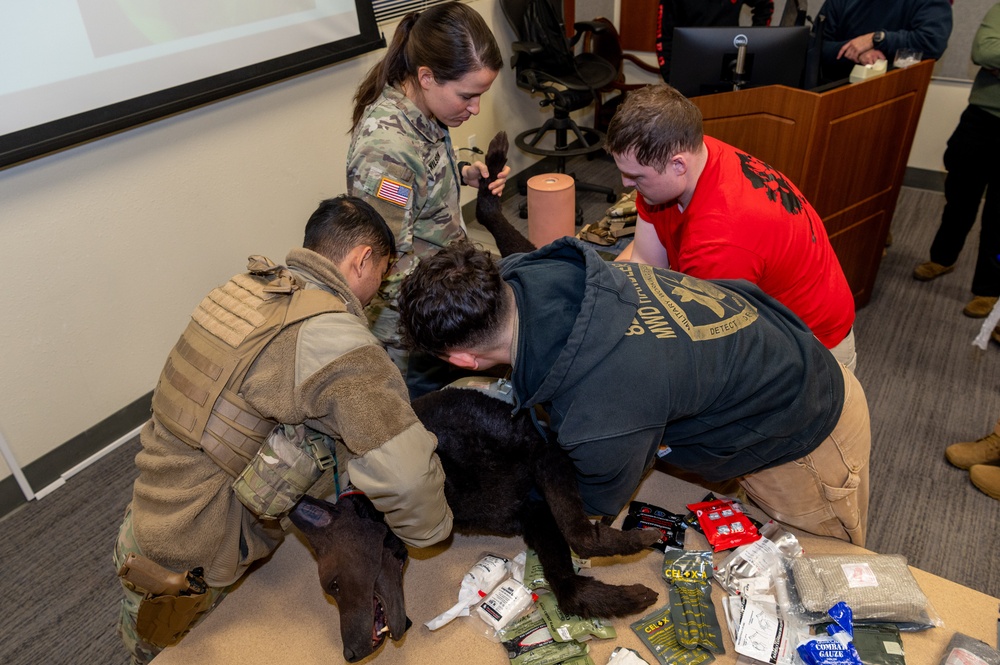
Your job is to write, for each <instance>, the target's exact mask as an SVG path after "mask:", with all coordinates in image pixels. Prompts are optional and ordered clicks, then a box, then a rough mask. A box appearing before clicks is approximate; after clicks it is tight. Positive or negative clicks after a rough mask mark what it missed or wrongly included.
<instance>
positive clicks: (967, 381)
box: [0, 159, 1000, 665]
mask: <svg viewBox="0 0 1000 665" xmlns="http://www.w3.org/2000/svg"><path fill="white" fill-rule="evenodd" d="M572 167H573V169H574V170H575V171H576V173H577V177H579V178H581V179H584V180H589V181H593V182H605V183H609V184H614V185H615V188H616V190H617V189H620V188H621V185H620V181H619V180H618V174H617V171H616V169H615V167H614V163H613V162H611V161H610V160H608V159H595V160H592V161H585V160H582V159H577V160H574V162H573V163H572ZM512 189H513V188H512ZM519 199H520V197H519V196H517V195H513V196H511V197H510V198H509V199H508V200H507V202H506V203H505V209H506V210H507V211H508V215H509V217H510V218H511V219H512V221H515V222H516V223H518V224H519V225H521V226H522V228H524V224H525V223H524V222H523V221H521V220H519V219H518V218H517V215H516V205H517V203H518V201H519ZM579 200H580V203H581V207H582V208H583V209H584V221H586V222H593V221H597V220H598V219H599V218H600V217H601V215H602V214H603V211H604V209H605V208H606V207H607V203H606V202H605V201H604V198H603V197H602V196H600V195H597V194H581V195H580V197H579ZM942 206H943V197H942V196H941V195H940V194H937V193H933V192H925V191H922V190H914V189H906V188H904V191H903V193H902V194H901V197H900V205H899V207H898V209H897V212H896V217H895V219H894V222H893V235H894V236H895V243H894V244H893V245H892V247H890V248H889V249H888V253H887V255H886V257H885V258H884V260H883V262H882V267H881V270H880V273H879V278H878V281H877V283H876V285H875V289H874V294H873V297H872V300H871V303H870V304H869V305H868V306H867V307H866V308H864V309H862V310H860V311H859V313H858V320H857V324H856V335H857V343H858V356H859V360H858V372H857V374H858V377H859V379H860V380H861V383H862V385H863V386H864V387H865V390H866V393H867V397H868V403H869V407H870V410H871V416H872V440H873V450H872V498H871V516H870V528H869V547H870V548H871V549H873V550H876V551H878V552H883V553H900V554H904V555H905V556H906V557H907V558H908V559H909V561H910V563H911V564H913V565H915V566H917V567H919V568H922V569H924V570H927V571H929V572H932V573H935V574H937V575H940V576H942V577H945V578H947V579H950V580H953V581H955V582H959V583H960V584H964V585H967V586H970V587H972V588H974V589H977V590H979V591H982V592H984V593H987V594H990V595H993V596H1000V568H998V567H997V566H996V564H995V557H996V553H997V551H1000V531H998V530H997V528H996V525H998V524H1000V501H995V500H993V499H990V498H989V497H987V496H986V495H984V494H982V493H980V492H978V491H977V490H976V489H975V488H974V487H972V485H971V484H970V483H969V481H968V477H967V474H966V473H965V472H963V471H960V470H958V469H955V468H952V467H951V466H949V465H948V464H947V463H946V462H945V460H944V456H943V451H944V448H945V446H946V445H947V444H948V443H951V442H953V441H957V440H966V439H975V438H978V437H979V436H982V435H983V434H986V433H987V432H988V431H989V430H990V429H991V427H992V425H993V423H994V422H995V420H996V418H997V416H998V415H1000V391H998V387H1000V347H998V346H997V345H996V344H992V345H991V347H990V348H989V349H988V350H987V351H985V352H984V351H980V350H979V349H978V348H975V347H973V346H972V345H971V340H972V338H973V337H974V335H975V334H976V332H977V331H978V329H979V322H977V321H974V320H972V319H968V318H966V317H964V316H962V314H961V310H962V307H963V306H964V305H965V302H966V301H967V300H968V299H969V298H970V294H969V291H968V285H969V283H970V282H971V273H972V261H973V258H972V257H973V256H974V249H975V244H976V238H977V237H978V225H977V227H976V229H974V230H973V233H972V234H971V235H970V237H969V246H968V247H967V248H966V250H965V253H964V254H963V256H962V259H960V263H959V266H958V268H956V270H955V272H954V273H952V274H950V275H947V276H945V277H942V278H940V279H938V280H937V281H935V282H932V283H929V284H925V283H920V282H916V281H914V280H913V279H912V278H911V277H910V272H911V270H912V269H913V266H914V265H916V264H917V263H919V262H921V261H923V260H924V259H925V257H926V252H927V248H928V247H929V246H930V242H931V238H932V237H933V234H934V231H935V230H936V228H937V223H938V220H939V219H940V214H941V208H942ZM137 450H138V443H137V442H136V441H132V442H129V443H127V444H125V445H123V446H122V447H121V448H119V449H117V450H115V451H114V452H112V453H111V454H109V455H108V456H106V457H104V458H102V459H101V460H100V461H99V462H97V463H96V464H95V465H93V466H91V467H89V468H87V469H85V470H84V471H82V472H81V473H79V474H78V475H76V476H74V477H73V478H71V479H70V481H69V482H68V483H67V485H66V486H64V487H62V488H60V489H58V490H57V491H55V492H54V493H52V494H51V495H49V496H47V497H45V498H44V499H42V500H40V501H35V502H32V503H30V504H28V505H26V506H24V507H23V508H21V509H20V510H18V511H16V512H15V513H13V514H11V515H9V516H7V517H6V518H4V519H3V520H2V521H0V532H2V533H0V562H2V565H3V573H2V575H0V617H3V621H2V622H0V663H3V664H9V665H29V664H35V663H47V664H49V665H60V664H63V663H66V664H70V663H72V664H77V663H101V664H106V663H110V664H122V663H125V662H126V661H127V659H126V658H125V655H124V652H123V651H122V648H121V645H120V643H119V642H118V639H117V637H116V636H115V634H114V625H115V620H116V611H117V609H116V604H117V601H118V598H119V592H118V584H117V580H116V579H115V577H114V571H113V565H112V562H111V548H112V545H113V542H114V538H115V535H116V532H117V527H118V523H119V520H120V518H121V515H122V513H123V511H124V508H125V505H126V503H127V502H128V500H129V497H130V493H131V483H132V481H133V479H134V477H135V470H134V467H133V464H132V459H133V457H134V456H135V453H136V452H137Z"/></svg>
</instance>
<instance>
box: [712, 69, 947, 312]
mask: <svg viewBox="0 0 1000 665" xmlns="http://www.w3.org/2000/svg"><path fill="white" fill-rule="evenodd" d="M933 68H934V61H933V60H925V61H923V62H920V63H918V64H916V65H912V66H910V67H907V68H906V69H895V70H892V71H890V72H888V73H886V74H884V75H882V76H879V77H877V78H874V79H869V80H867V81H862V82H859V83H852V84H847V85H843V86H840V87H838V88H834V89H832V90H828V91H826V92H810V91H806V90H798V89H795V88H787V87H785V86H778V85H774V86H766V87H761V88H751V89H748V90H740V91H736V92H726V93H720V94H715V95H705V96H703V97H695V98H693V99H692V101H693V102H694V103H695V104H696V105H697V106H698V108H700V109H701V112H702V115H703V116H704V121H705V134H707V135H709V136H714V137H715V138H717V139H720V140H722V141H725V142H726V143H729V144H730V145H734V146H736V147H738V148H742V149H743V150H746V151H747V152H748V153H750V154H751V155H753V156H755V157H757V158H759V159H761V160H763V161H764V162H767V163H768V164H770V165H771V166H773V167H774V168H776V169H778V170H779V171H781V172H782V173H784V174H785V175H786V176H788V178H789V179H790V180H791V181H792V182H793V183H795V185H796V186H798V188H799V190H801V191H802V193H803V194H804V195H805V197H806V198H807V199H808V200H809V202H810V203H812V205H813V207H815V208H816V211H817V212H818V213H819V214H820V217H822V219H823V223H824V224H825V225H826V230H827V233H829V235H830V242H831V243H832V244H833V248H834V250H835V251H836V252H837V257H838V258H839V259H840V264H841V266H843V268H844V273H845V274H846V276H847V281H848V283H849V284H850V285H851V290H852V291H853V293H854V302H855V306H856V307H859V308H860V307H864V306H865V305H866V304H867V303H868V300H869V299H870V298H871V293H872V285H873V284H874V283H875V275H876V273H877V272H878V267H879V263H880V262H881V260H882V251H883V248H884V247H885V239H886V235H887V234H888V232H889V223H890V221H892V215H893V212H894V211H895V209H896V200H897V199H898V197H899V188H900V186H901V185H902V183H903V174H904V171H905V170H906V160H907V157H908V156H909V154H910V146H911V145H912V143H913V135H914V133H915V132H916V129H917V121H918V120H919V118H920V110H921V108H922V107H923V104H924V96H925V94H926V93H927V86H928V84H929V82H930V78H931V70H933Z"/></svg>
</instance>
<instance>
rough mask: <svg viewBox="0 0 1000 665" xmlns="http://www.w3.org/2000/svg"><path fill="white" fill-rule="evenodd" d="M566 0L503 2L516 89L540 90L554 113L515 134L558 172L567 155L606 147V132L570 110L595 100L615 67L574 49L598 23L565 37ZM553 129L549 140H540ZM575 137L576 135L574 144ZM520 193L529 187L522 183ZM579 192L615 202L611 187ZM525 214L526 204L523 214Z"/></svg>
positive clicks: (583, 187) (581, 186)
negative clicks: (550, 160) (586, 123)
mask: <svg viewBox="0 0 1000 665" xmlns="http://www.w3.org/2000/svg"><path fill="white" fill-rule="evenodd" d="M561 2H562V0H500V8H501V9H502V10H503V13H504V16H506V17H507V21H508V22H509V23H510V25H511V26H512V27H513V28H514V32H515V33H516V35H517V41H515V42H514V43H513V44H512V45H511V46H512V49H513V52H514V54H513V58H512V59H511V67H513V68H514V69H515V71H516V73H517V87H519V88H522V89H524V90H528V91H529V92H531V93H536V92H540V93H542V94H543V95H544V97H545V98H544V99H543V100H542V101H540V102H539V105H540V106H543V107H545V106H551V107H552V110H553V114H552V117H551V118H549V119H548V120H546V121H545V123H544V124H543V125H542V126H541V127H536V128H534V129H529V130H527V131H525V132H521V133H520V134H518V135H517V136H516V137H515V138H514V143H515V145H517V147H518V148H520V149H521V150H524V151H525V152H528V153H531V154H533V155H543V156H547V157H555V158H556V171H557V172H559V173H565V170H566V158H567V157H575V156H577V155H589V154H592V153H595V152H597V151H599V150H601V149H603V147H604V133H603V132H601V131H599V130H597V129H595V128H593V127H580V126H579V125H577V123H576V122H575V121H574V120H573V119H572V118H570V113H571V112H572V111H576V110H578V109H582V108H585V107H587V106H589V105H591V104H593V103H594V102H595V99H596V98H597V95H596V92H595V91H596V90H598V89H600V88H604V87H606V86H607V85H608V84H609V83H611V82H612V81H614V80H615V78H616V77H617V76H618V72H617V70H616V68H615V67H614V65H612V64H611V63H609V62H608V61H607V60H605V59H603V58H601V57H599V56H597V55H595V54H593V53H579V54H575V53H574V52H573V48H574V46H576V44H577V42H579V41H580V38H581V37H582V36H583V35H584V34H585V33H587V32H598V31H601V30H603V29H604V26H603V25H601V24H600V23H596V22H594V21H584V22H579V23H575V24H574V25H573V30H574V34H573V37H572V38H567V37H566V31H565V26H564V24H563V18H562V5H561ZM550 132H551V136H550V138H551V141H550V140H548V139H547V140H546V141H545V145H546V146H548V145H551V147H543V145H542V139H543V138H545V137H546V135H549V133H550ZM571 135H572V138H573V139H574V140H573V142H572V143H570V141H569V139H570V136H571ZM518 188H519V189H520V191H521V193H522V194H523V193H525V191H526V185H525V184H523V183H518ZM576 190H577V191H585V192H597V193H600V194H604V195H605V197H606V198H607V200H608V203H614V202H615V200H616V196H615V192H614V190H613V189H611V188H610V187H604V186H602V185H594V184H590V183H586V182H579V181H577V182H576ZM526 216H527V209H526V204H523V205H522V206H521V217H526Z"/></svg>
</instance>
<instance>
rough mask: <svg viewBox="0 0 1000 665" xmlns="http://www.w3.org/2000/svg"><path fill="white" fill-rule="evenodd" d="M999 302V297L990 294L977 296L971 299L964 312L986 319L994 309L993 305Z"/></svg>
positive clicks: (976, 317) (967, 314)
mask: <svg viewBox="0 0 1000 665" xmlns="http://www.w3.org/2000/svg"><path fill="white" fill-rule="evenodd" d="M996 304H997V299H996V298H993V297H990V296H976V297H975V298H973V299H972V300H970V301H969V304H968V305H966V306H965V309H963V310H962V314H965V315H966V316H970V317H972V318H973V319H985V318H986V317H987V316H989V315H990V312H992V311H993V306H994V305H996Z"/></svg>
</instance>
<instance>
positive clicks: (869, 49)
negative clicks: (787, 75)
mask: <svg viewBox="0 0 1000 665" xmlns="http://www.w3.org/2000/svg"><path fill="white" fill-rule="evenodd" d="M817 16H821V17H824V18H825V19H826V20H825V21H824V23H823V56H822V66H823V70H822V72H823V74H822V78H823V79H824V80H827V81H835V80H838V79H843V78H847V77H848V76H850V74H851V70H852V69H853V68H854V65H856V64H861V65H870V64H873V63H874V62H875V61H876V60H888V61H890V62H891V61H892V60H893V59H894V58H895V56H896V51H898V50H899V49H901V48H906V49H912V50H914V51H919V52H920V53H921V54H922V56H923V58H924V59H925V60H926V59H929V58H933V59H935V60H937V59H939V58H940V57H941V55H942V54H943V53H944V50H945V48H946V47H947V46H948V37H950V36H951V25H952V17H951V0H893V1H892V2H889V1H888V0H826V2H824V3H823V6H822V7H820V10H819V13H818V14H817Z"/></svg>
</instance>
